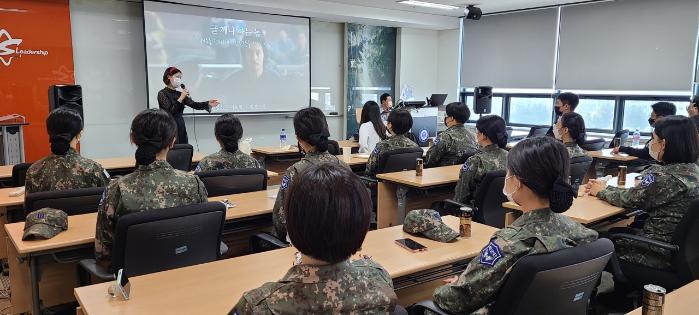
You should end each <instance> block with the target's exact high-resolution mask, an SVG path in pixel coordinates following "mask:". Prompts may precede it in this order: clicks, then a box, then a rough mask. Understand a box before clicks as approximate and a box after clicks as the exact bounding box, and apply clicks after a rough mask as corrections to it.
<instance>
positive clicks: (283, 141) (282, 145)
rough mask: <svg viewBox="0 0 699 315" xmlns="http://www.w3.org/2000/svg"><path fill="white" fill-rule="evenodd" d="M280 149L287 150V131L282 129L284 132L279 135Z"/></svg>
mask: <svg viewBox="0 0 699 315" xmlns="http://www.w3.org/2000/svg"><path fill="white" fill-rule="evenodd" d="M279 147H280V148H286V130H284V128H282V132H280V133H279Z"/></svg>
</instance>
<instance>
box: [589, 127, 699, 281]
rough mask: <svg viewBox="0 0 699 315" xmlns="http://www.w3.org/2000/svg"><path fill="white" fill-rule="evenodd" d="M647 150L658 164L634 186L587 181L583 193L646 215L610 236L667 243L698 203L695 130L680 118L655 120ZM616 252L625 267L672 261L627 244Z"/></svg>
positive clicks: (617, 246) (660, 253)
mask: <svg viewBox="0 0 699 315" xmlns="http://www.w3.org/2000/svg"><path fill="white" fill-rule="evenodd" d="M648 149H649V151H650V156H651V157H653V159H655V160H656V161H657V162H658V163H659V164H655V165H653V166H651V167H650V168H648V169H646V170H645V171H644V172H643V174H642V180H641V183H640V184H638V185H637V186H636V187H633V188H630V189H624V188H617V187H608V186H607V183H606V182H605V181H602V180H592V181H590V182H589V183H588V184H587V186H586V191H587V192H588V193H589V194H590V195H592V196H597V197H598V198H600V199H602V200H605V201H607V202H609V203H611V204H613V205H615V206H618V207H622V208H626V209H641V210H644V211H645V212H646V213H647V214H648V218H647V219H645V221H639V222H634V223H633V224H632V227H626V228H614V229H611V230H610V231H609V232H610V233H630V234H637V235H641V236H644V237H647V238H651V239H655V240H659V241H661V242H667V243H669V242H670V241H671V239H672V233H673V232H674V231H675V229H676V228H677V224H678V223H679V222H680V220H682V217H683V216H684V215H685V213H686V211H687V210H689V204H690V203H691V202H692V200H695V199H697V198H699V166H697V164H696V163H695V162H696V161H697V158H698V157H699V148H698V145H697V129H696V126H695V125H694V123H693V122H692V121H691V120H690V119H689V118H687V117H684V116H668V117H665V118H663V119H660V120H658V122H656V123H655V130H654V131H653V138H652V139H651V141H650V143H649V144H648ZM636 226H638V227H636ZM615 249H616V253H617V255H618V257H619V259H621V260H624V261H627V262H630V263H635V264H640V265H644V266H648V267H652V268H659V269H662V268H667V267H670V263H671V257H672V256H671V254H670V252H669V251H666V250H664V249H659V248H657V247H648V246H646V245H644V244H639V243H633V242H632V241H628V240H620V241H619V242H617V244H615Z"/></svg>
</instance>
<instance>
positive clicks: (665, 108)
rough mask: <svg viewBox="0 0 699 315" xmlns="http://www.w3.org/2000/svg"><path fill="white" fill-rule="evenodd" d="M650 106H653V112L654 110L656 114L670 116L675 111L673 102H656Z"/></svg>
mask: <svg viewBox="0 0 699 315" xmlns="http://www.w3.org/2000/svg"><path fill="white" fill-rule="evenodd" d="M650 107H652V108H653V112H655V115H656V116H662V117H665V116H672V115H674V114H675V113H676V112H677V107H675V104H673V103H670V102H657V103H655V104H653V105H651V106H650Z"/></svg>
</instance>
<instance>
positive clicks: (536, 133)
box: [527, 126, 550, 138]
mask: <svg viewBox="0 0 699 315" xmlns="http://www.w3.org/2000/svg"><path fill="white" fill-rule="evenodd" d="M549 128H550V126H534V127H532V128H531V129H529V134H528V135H527V138H536V137H545V136H546V133H547V132H548V131H549Z"/></svg>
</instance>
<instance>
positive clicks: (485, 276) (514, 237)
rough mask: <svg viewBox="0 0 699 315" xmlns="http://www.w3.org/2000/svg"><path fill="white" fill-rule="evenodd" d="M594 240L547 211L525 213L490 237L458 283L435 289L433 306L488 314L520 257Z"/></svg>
mask: <svg viewBox="0 0 699 315" xmlns="http://www.w3.org/2000/svg"><path fill="white" fill-rule="evenodd" d="M596 239H597V232H595V231H593V230H590V229H588V228H586V227H584V226H582V225H580V224H578V223H575V222H573V221H572V220H571V219H569V218H567V217H565V216H563V215H560V214H557V213H554V212H552V211H551V210H550V209H539V210H534V211H531V212H526V213H524V214H523V215H522V216H521V217H519V218H518V219H517V220H515V222H513V223H512V225H510V226H508V227H505V228H503V229H501V230H499V231H497V232H495V234H493V236H492V238H491V239H490V243H488V245H486V246H485V247H484V248H483V250H481V254H480V256H479V257H475V258H474V259H473V260H471V262H470V263H469V264H468V266H467V267H466V270H465V271H464V272H463V273H462V274H461V275H460V276H459V278H458V280H457V281H456V282H454V283H452V284H448V285H445V286H442V287H439V288H437V290H436V291H435V293H434V296H433V299H434V302H435V304H437V305H438V306H439V307H440V308H442V309H443V310H445V311H448V312H451V313H467V312H473V311H476V310H478V311H479V313H487V311H488V308H489V307H490V305H489V304H490V303H491V302H492V301H493V298H494V297H495V295H496V293H497V292H498V290H499V289H500V286H502V284H503V281H504V280H505V278H506V276H507V274H508V273H509V272H510V270H511V268H512V266H513V265H514V264H515V263H516V262H517V260H519V259H520V258H522V257H524V256H527V255H533V254H543V253H550V252H555V251H558V250H561V249H565V248H570V247H575V246H578V245H582V244H586V243H589V242H592V241H594V240H596Z"/></svg>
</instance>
